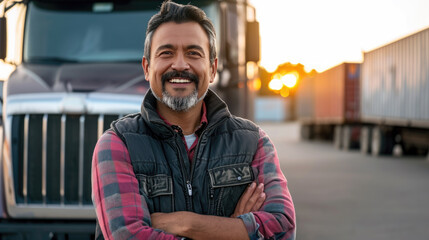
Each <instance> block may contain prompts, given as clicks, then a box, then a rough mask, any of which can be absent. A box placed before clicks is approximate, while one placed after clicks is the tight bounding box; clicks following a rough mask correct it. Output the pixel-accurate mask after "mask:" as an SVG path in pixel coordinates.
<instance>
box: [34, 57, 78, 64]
mask: <svg viewBox="0 0 429 240" xmlns="http://www.w3.org/2000/svg"><path fill="white" fill-rule="evenodd" d="M27 62H28V63H77V62H78V61H76V60H73V59H68V58H60V57H31V58H29V59H28V60H27Z"/></svg>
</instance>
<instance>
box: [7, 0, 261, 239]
mask: <svg viewBox="0 0 429 240" xmlns="http://www.w3.org/2000/svg"><path fill="white" fill-rule="evenodd" d="M176 2H178V3H183V4H187V3H195V4H196V5H197V6H199V7H201V8H202V9H203V10H204V11H205V12H206V13H207V16H208V17H209V18H210V19H211V20H212V21H213V23H214V25H215V29H216V32H217V47H218V66H219V68H218V74H217V76H218V77H217V78H216V81H215V83H214V84H212V86H211V88H213V89H214V90H215V91H216V92H217V93H218V94H219V95H221V96H222V97H223V98H224V99H225V100H226V102H227V103H228V105H229V107H230V111H231V112H232V113H233V114H235V115H238V116H241V117H247V118H252V117H253V111H252V109H253V97H254V95H255V91H254V89H253V88H251V87H250V86H252V85H253V84H252V80H253V77H254V78H255V79H256V77H257V76H256V74H255V73H254V72H253V75H252V74H249V73H252V71H248V70H249V69H248V68H251V69H257V68H256V67H255V65H256V63H255V62H257V61H259V25H258V22H257V21H256V18H255V17H256V16H255V9H254V7H252V6H250V5H249V4H248V2H247V1H239V0H204V1H176ZM161 3H162V0H151V1H143V0H129V1H118V0H106V1H96V0H26V1H18V0H0V59H1V61H0V69H2V72H1V76H5V77H3V79H1V80H2V83H3V81H4V83H5V84H4V88H3V91H2V92H3V93H4V94H3V95H2V98H1V100H2V102H1V103H2V109H3V111H2V124H1V125H0V130H1V133H2V134H1V135H0V137H1V138H0V140H1V141H0V144H1V148H0V149H1V159H0V161H1V164H0V167H1V171H0V238H1V239H93V238H94V231H95V211H94V209H93V205H92V201H91V160H92V152H93V149H94V146H95V144H96V142H97V139H98V138H99V137H100V136H101V134H102V133H103V132H104V131H105V130H106V129H108V128H109V126H110V123H111V122H112V121H113V120H115V119H117V118H118V117H121V116H123V115H126V114H128V113H133V112H139V111H140V106H141V102H142V100H143V98H144V95H145V93H146V91H147V90H148V88H149V85H148V82H147V81H145V77H144V75H143V69H142V67H141V59H142V56H143V48H144V46H143V45H144V39H145V30H146V26H147V22H148V21H149V19H150V17H151V16H153V15H154V14H155V13H156V12H158V11H159V7H160V6H161ZM251 66H253V68H252V67H251ZM4 69H10V72H9V73H7V74H5V72H4ZM252 76H253V77H252ZM0 85H1V86H2V84H0Z"/></svg>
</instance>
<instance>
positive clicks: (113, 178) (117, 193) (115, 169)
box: [92, 131, 178, 239]
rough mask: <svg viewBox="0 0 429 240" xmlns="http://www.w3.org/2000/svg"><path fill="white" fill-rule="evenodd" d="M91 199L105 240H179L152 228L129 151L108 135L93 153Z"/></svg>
mask: <svg viewBox="0 0 429 240" xmlns="http://www.w3.org/2000/svg"><path fill="white" fill-rule="evenodd" d="M92 198H93V203H94V207H95V211H96V215H97V220H98V223H99V225H100V229H101V231H102V233H103V236H104V238H105V239H178V238H176V237H175V236H174V235H171V234H166V233H164V232H162V231H160V230H157V229H153V228H151V221H150V212H149V211H148V208H147V204H146V202H145V199H144V196H142V195H140V194H139V184H138V180H137V178H136V176H135V174H134V171H133V167H132V165H131V160H130V157H129V154H128V150H127V148H126V146H125V144H124V143H123V142H122V140H121V139H120V138H119V137H118V136H117V135H116V134H115V133H114V132H111V131H108V132H106V133H105V134H103V135H102V137H101V138H100V139H99V141H98V142H97V145H96V147H95V149H94V154H93V159H92Z"/></svg>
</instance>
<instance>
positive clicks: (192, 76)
mask: <svg viewBox="0 0 429 240" xmlns="http://www.w3.org/2000/svg"><path fill="white" fill-rule="evenodd" d="M173 78H186V79H189V80H191V81H192V82H194V83H195V85H196V86H198V82H199V79H198V76H197V75H195V74H193V73H190V72H187V71H177V70H173V71H170V72H166V73H164V74H162V76H161V81H162V85H163V86H164V85H165V82H166V81H168V80H170V79H173Z"/></svg>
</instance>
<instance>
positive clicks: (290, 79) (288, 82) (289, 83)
mask: <svg viewBox="0 0 429 240" xmlns="http://www.w3.org/2000/svg"><path fill="white" fill-rule="evenodd" d="M280 80H282V83H283V84H284V85H285V86H286V87H288V88H293V87H294V86H295V85H296V83H297V81H298V74H297V73H288V74H286V75H284V76H283V77H282V78H281V79H280Z"/></svg>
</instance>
